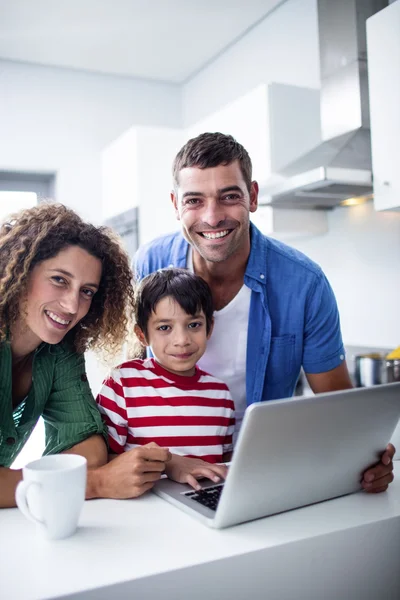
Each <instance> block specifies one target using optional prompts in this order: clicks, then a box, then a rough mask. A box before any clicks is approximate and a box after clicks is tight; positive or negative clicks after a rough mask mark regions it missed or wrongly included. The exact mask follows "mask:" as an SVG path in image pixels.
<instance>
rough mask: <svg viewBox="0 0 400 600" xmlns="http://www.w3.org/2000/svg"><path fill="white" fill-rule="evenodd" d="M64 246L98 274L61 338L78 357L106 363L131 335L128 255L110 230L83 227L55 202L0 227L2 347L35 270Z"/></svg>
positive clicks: (0, 338)
mask: <svg viewBox="0 0 400 600" xmlns="http://www.w3.org/2000/svg"><path fill="white" fill-rule="evenodd" d="M68 246H79V247H80V248H82V249H83V250H86V251H87V252H88V253H89V254H91V255H92V256H94V257H96V258H98V259H99V260H100V261H101V263H102V275H101V280H100V285H99V290H98V292H97V293H96V294H95V295H94V297H93V300H92V304H91V306H90V309H89V312H88V313H87V315H86V316H85V317H84V318H83V319H82V320H81V321H80V322H79V323H78V324H77V325H76V326H75V327H74V328H73V329H72V330H71V331H70V332H69V333H68V334H67V336H66V338H65V339H66V340H68V341H70V342H71V343H72V345H73V347H74V349H75V350H76V351H77V352H84V351H86V350H89V349H90V350H95V351H96V352H98V353H100V354H101V355H102V357H103V358H104V359H105V360H107V361H109V360H111V359H112V358H114V357H116V356H117V354H118V353H119V352H120V351H121V349H122V347H123V344H124V342H125V341H126V340H127V338H128V336H129V334H130V333H131V332H132V327H131V318H132V315H133V306H134V290H133V285H132V272H131V269H130V266H129V259H128V255H127V253H126V252H125V250H124V249H123V247H122V245H121V242H120V239H119V237H118V236H117V235H116V234H115V233H114V232H113V231H112V230H111V229H109V228H108V227H95V226H94V225H91V224H89V223H85V222H84V221H83V220H82V219H81V218H80V217H79V216H78V215H77V214H76V213H75V212H74V211H73V210H71V209H69V208H67V207H65V206H63V205H62V204H57V203H47V202H45V203H41V204H39V205H38V206H35V207H33V208H29V209H27V210H22V211H20V212H19V213H16V214H14V215H11V216H10V218H9V219H8V220H6V221H5V222H4V223H3V224H2V225H1V226H0V342H4V341H5V339H6V336H7V331H8V329H9V328H10V326H12V325H13V323H15V322H16V320H17V319H18V317H19V314H20V299H21V298H23V296H24V293H25V292H26V289H27V282H28V277H29V274H30V273H31V271H32V269H33V267H34V266H35V265H37V264H38V263H40V262H42V261H44V260H48V259H50V258H53V257H54V256H56V255H57V254H58V253H59V252H60V251H61V250H63V249H64V248H66V247H68Z"/></svg>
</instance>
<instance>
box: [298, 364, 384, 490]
mask: <svg viewBox="0 0 400 600" xmlns="http://www.w3.org/2000/svg"><path fill="white" fill-rule="evenodd" d="M306 377H307V381H308V383H309V384H310V387H311V389H312V391H313V392H314V394H322V393H324V392H335V391H338V390H347V389H349V388H352V387H353V384H352V382H351V379H350V375H349V372H348V370H347V365H346V362H345V361H343V362H342V364H341V365H339V366H338V367H336V368H335V369H332V370H331V371H326V372H325V373H306ZM395 452H396V450H395V448H394V446H393V445H392V444H389V445H388V446H387V448H386V449H385V450H384V452H382V456H381V460H380V462H379V463H377V464H375V465H372V466H371V468H369V469H367V470H366V471H365V472H364V475H363V479H362V482H361V485H362V486H363V488H364V489H365V491H367V492H370V493H372V494H376V493H378V492H384V491H385V490H387V488H388V485H389V484H390V483H391V482H392V481H393V457H394V455H395Z"/></svg>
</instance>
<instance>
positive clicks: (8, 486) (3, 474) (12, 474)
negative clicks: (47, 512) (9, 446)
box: [0, 467, 22, 508]
mask: <svg viewBox="0 0 400 600" xmlns="http://www.w3.org/2000/svg"><path fill="white" fill-rule="evenodd" d="M21 479H22V469H18V470H16V469H7V468H6V467H0V508H12V507H14V506H16V503H15V488H16V487H17V485H18V482H19V481H21Z"/></svg>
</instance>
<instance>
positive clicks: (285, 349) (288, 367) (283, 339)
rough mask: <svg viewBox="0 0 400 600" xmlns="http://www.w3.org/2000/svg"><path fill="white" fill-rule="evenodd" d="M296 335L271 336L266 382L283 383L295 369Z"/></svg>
mask: <svg viewBox="0 0 400 600" xmlns="http://www.w3.org/2000/svg"><path fill="white" fill-rule="evenodd" d="M295 340H296V336H295V334H292V333H287V334H285V335H280V336H278V337H272V338H271V347H270V351H269V356H268V363H267V372H266V383H267V384H268V383H270V384H272V383H281V382H283V381H285V380H287V379H288V378H289V377H290V376H291V374H292V370H293V365H294V350H295Z"/></svg>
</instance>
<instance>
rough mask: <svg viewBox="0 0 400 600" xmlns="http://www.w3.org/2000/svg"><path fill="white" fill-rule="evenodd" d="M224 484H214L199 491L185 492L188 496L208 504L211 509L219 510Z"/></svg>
mask: <svg viewBox="0 0 400 600" xmlns="http://www.w3.org/2000/svg"><path fill="white" fill-rule="evenodd" d="M223 487H224V485H223V484H222V483H220V484H219V485H212V486H210V487H208V488H204V489H203V490H200V491H198V492H188V493H186V494H185V496H186V497H187V498H190V499H191V500H194V501H195V502H198V503H199V504H202V505H203V506H206V507H207V508H209V509H210V510H217V506H218V502H219V498H220V496H221V492H222V489H223Z"/></svg>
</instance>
